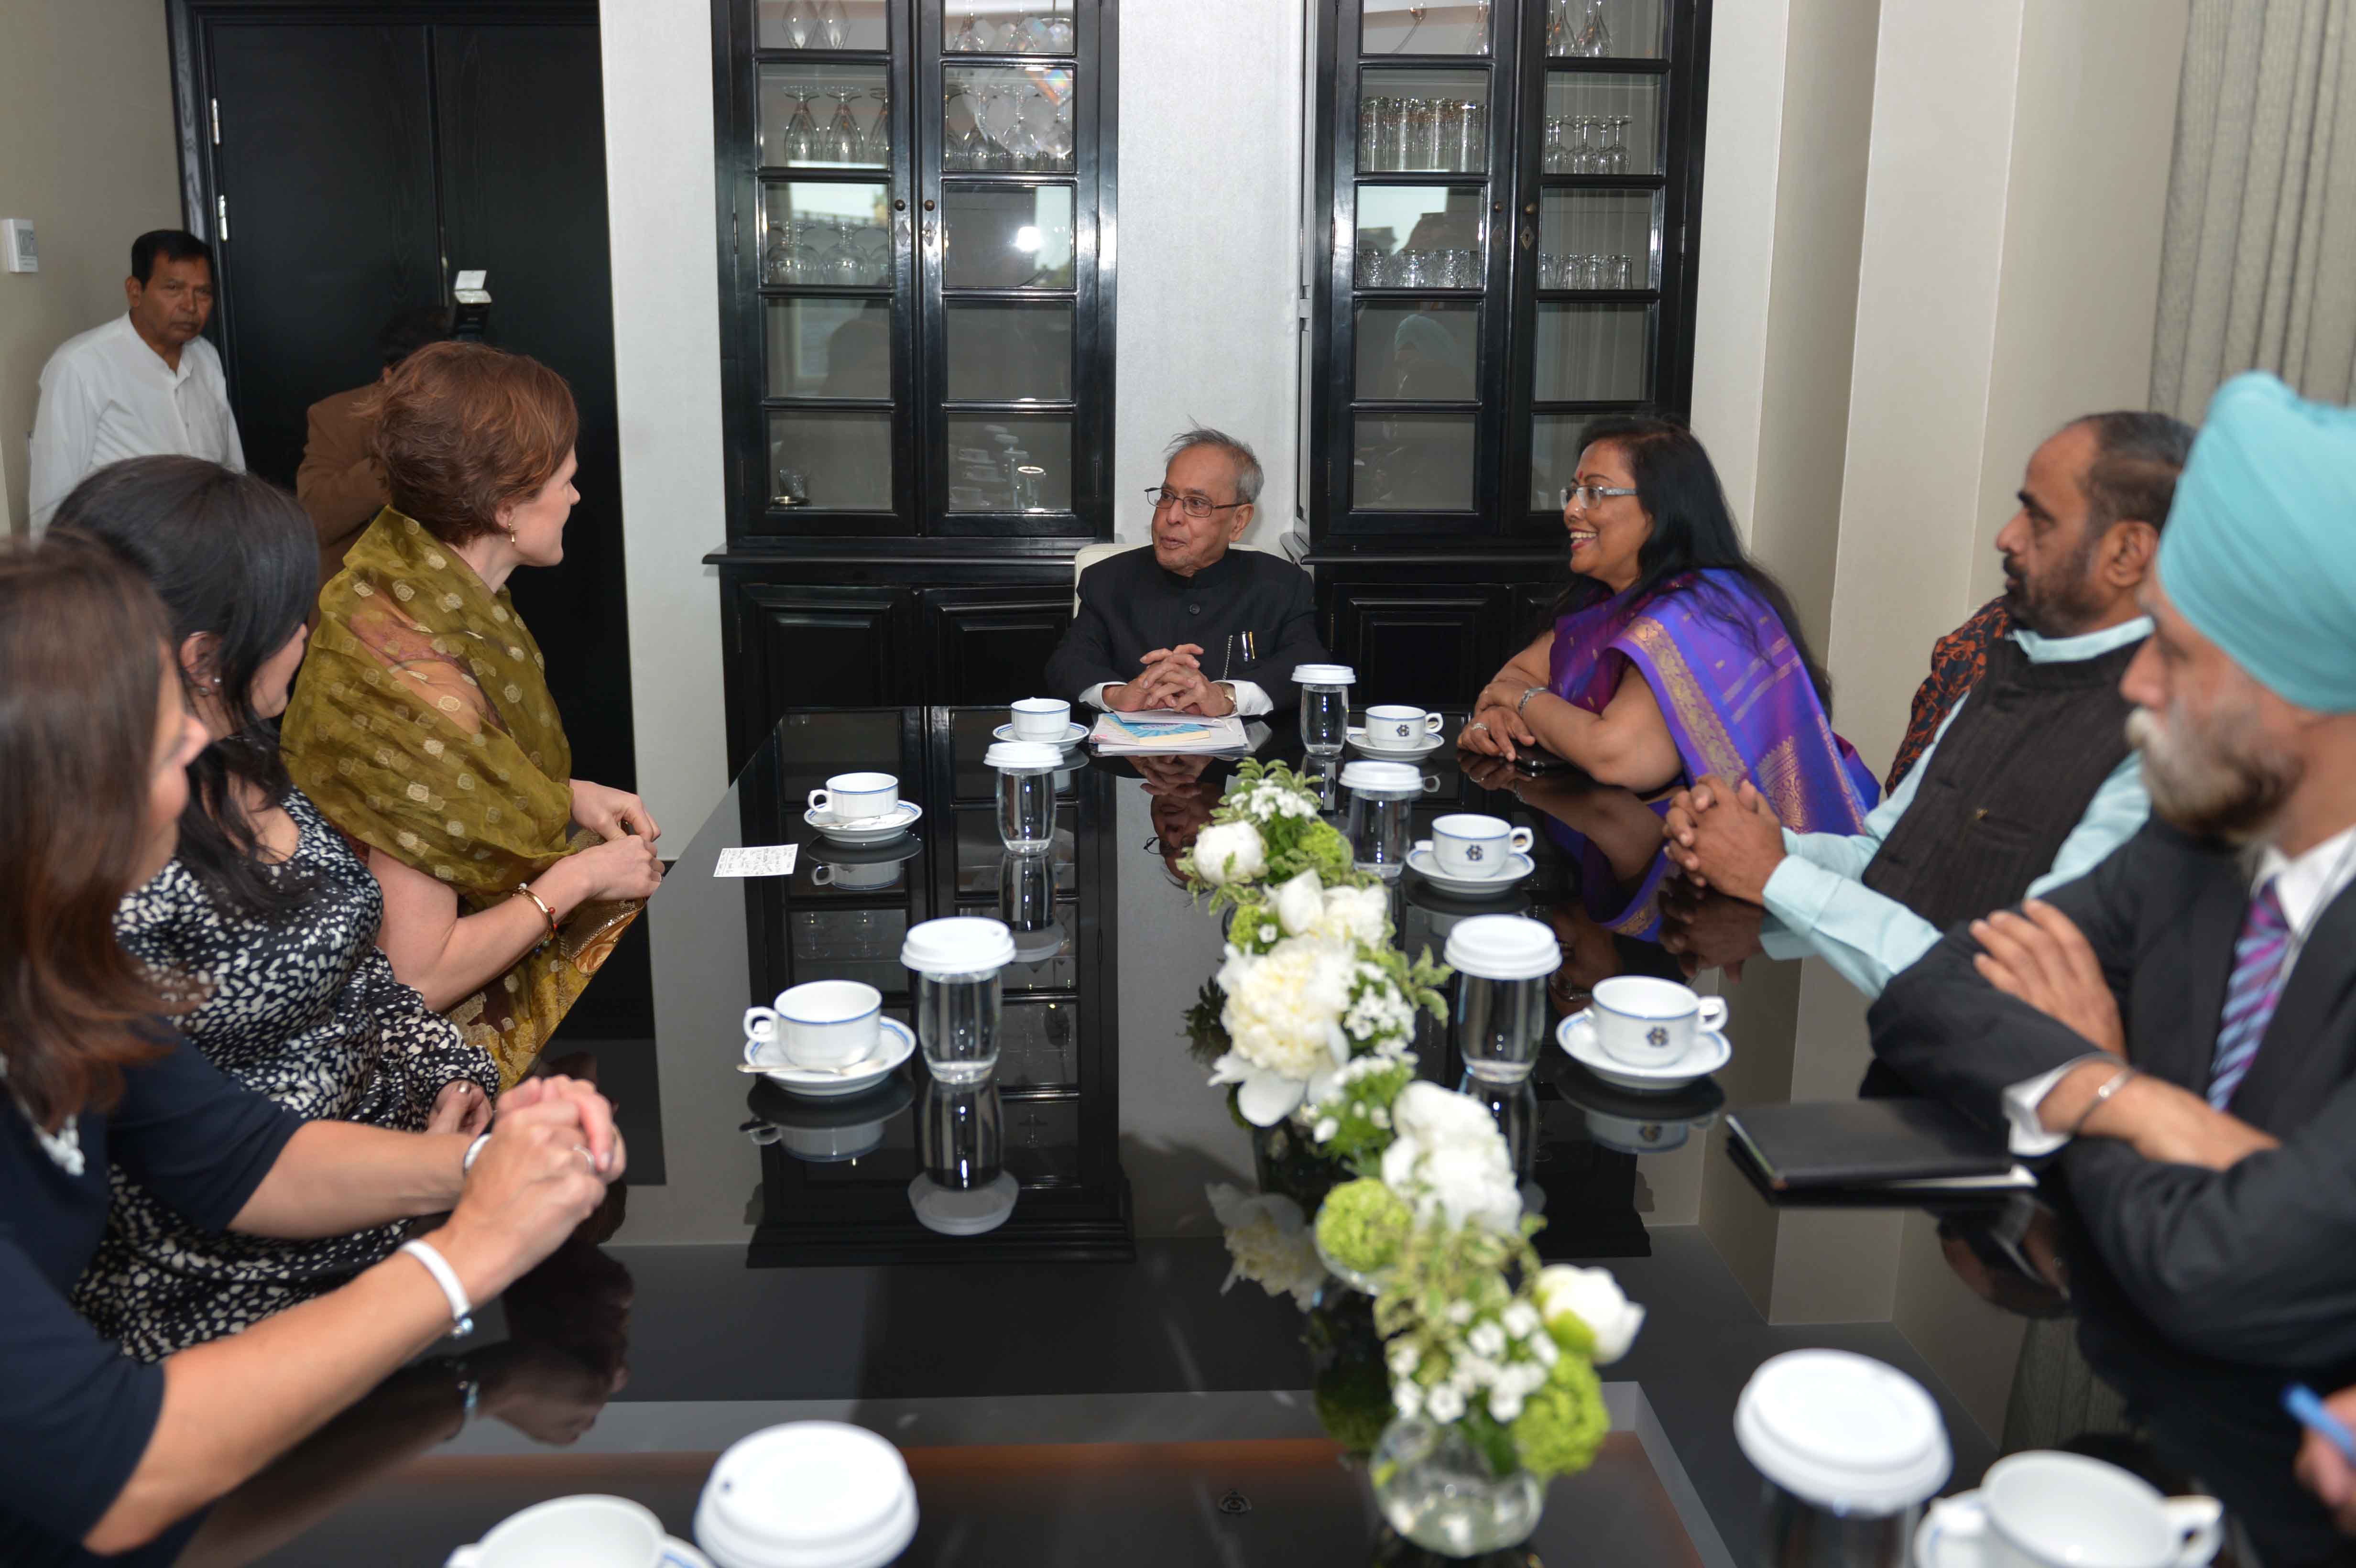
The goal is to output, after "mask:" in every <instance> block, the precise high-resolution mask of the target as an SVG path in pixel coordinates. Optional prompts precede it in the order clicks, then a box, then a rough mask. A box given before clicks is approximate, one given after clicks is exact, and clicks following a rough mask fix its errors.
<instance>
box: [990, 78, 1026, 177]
mask: <svg viewBox="0 0 2356 1568" xmlns="http://www.w3.org/2000/svg"><path fill="white" fill-rule="evenodd" d="M1012 96H1013V89H1012V88H1010V87H1006V86H1004V85H1002V84H1001V85H997V86H991V87H985V88H983V89H982V90H981V121H982V126H981V129H982V138H983V143H984V153H983V158H982V166H983V167H984V168H986V169H988V170H990V171H991V173H992V174H1001V175H1011V174H1012V173H1014V172H1015V171H1016V170H1017V169H1018V168H1019V167H1020V166H1021V165H1020V164H1019V162H1018V160H1017V159H1016V157H1015V155H1014V148H1013V146H1012V141H1013V136H1014V127H1013V125H1012V120H1013V118H1014V116H1013V114H1012V111H1010V110H1008V109H1007V108H1006V104H1007V103H1008V101H1010V100H1011V99H1012Z"/></svg>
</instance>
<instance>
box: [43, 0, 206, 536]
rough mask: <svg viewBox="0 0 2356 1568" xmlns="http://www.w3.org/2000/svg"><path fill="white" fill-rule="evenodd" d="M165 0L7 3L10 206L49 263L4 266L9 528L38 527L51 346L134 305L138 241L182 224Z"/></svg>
mask: <svg viewBox="0 0 2356 1568" xmlns="http://www.w3.org/2000/svg"><path fill="white" fill-rule="evenodd" d="M168 59H169V50H168V48H166V37H165V24H164V5H163V0H5V5H0V218H28V219H32V220H33V223H34V227H35V232H36V234H37V237H38V240H39V244H40V252H41V270H40V271H39V272H33V273H20V272H0V534H5V533H8V532H10V531H11V530H12V528H18V529H20V528H25V527H26V526H27V521H26V519H27V508H26V504H25V484H26V480H27V467H28V464H29V456H28V452H29V448H28V445H27V437H28V436H29V435H30V433H31V432H32V428H33V411H34V407H35V405H36V403H37V400H38V388H39V381H40V375H41V367H42V365H43V364H45V363H46V362H47V361H48V357H49V352H50V350H52V349H54V348H55V347H57V346H58V345H59V344H60V343H62V342H64V341H65V340H66V339H67V338H69V337H71V336H73V335H74V334H75V333H77V332H80V331H81V330H83V329H84V328H85V327H91V326H96V325H98V324H99V323H100V322H102V321H104V320H105V319H106V318H107V317H108V316H111V315H121V314H122V313H123V274H124V273H125V272H129V271H130V261H131V241H132V240H135V239H137V238H138V237H139V236H140V235H141V234H144V233H145V232H146V231H147V230H148V229H177V228H178V227H179V225H180V188H179V154H178V152H177V144H176V143H175V141H174V138H173V133H172V79H171V72H170V67H169V64H168Z"/></svg>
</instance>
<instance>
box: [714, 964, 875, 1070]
mask: <svg viewBox="0 0 2356 1568" xmlns="http://www.w3.org/2000/svg"><path fill="white" fill-rule="evenodd" d="M882 1014H883V993H882V992H880V991H878V990H877V989H876V988H875V987H873V986H862V985H861V984H860V983H859V982H858V981H856V980H812V981H810V982H809V984H807V985H801V986H796V987H793V988H792V989H790V990H786V991H780V992H778V993H777V1002H776V1006H775V1007H773V1008H745V1009H744V1036H745V1038H746V1039H748V1040H751V1041H752V1042H753V1043H754V1044H755V1045H756V1046H759V1047H760V1048H761V1050H760V1052H759V1060H761V1061H766V1062H769V1063H771V1064H773V1065H774V1064H776V1051H778V1050H782V1051H784V1052H785V1059H786V1061H788V1062H791V1063H792V1064H793V1065H794V1066H796V1067H841V1066H842V1065H843V1064H844V1063H845V1062H850V1061H864V1060H865V1059H866V1058H868V1057H870V1056H872V1055H873V1054H874V1053H875V1036H876V1032H877V1030H878V1029H880V1028H881V1027H882V1025H881V1023H880V1022H879V1020H880V1019H881V1018H882Z"/></svg>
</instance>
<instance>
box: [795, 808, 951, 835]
mask: <svg viewBox="0 0 2356 1568" xmlns="http://www.w3.org/2000/svg"><path fill="white" fill-rule="evenodd" d="M924 815H925V808H924V807H923V806H921V805H917V804H916V802H915V801H913V800H904V801H902V802H901V803H900V804H899V805H895V806H894V807H893V808H892V809H891V810H890V811H888V812H886V813H884V814H883V816H862V817H858V818H855V819H854V820H852V821H850V822H837V821H836V820H835V819H834V818H833V817H831V816H819V814H818V812H817V811H816V810H814V809H813V810H810V811H805V812H803V813H802V820H803V821H804V822H807V823H809V825H810V826H811V827H814V828H816V829H818V833H819V837H821V838H825V839H828V840H830V842H833V843H836V844H887V843H889V842H891V841H892V840H893V839H894V838H897V837H900V835H901V834H903V833H905V832H906V831H908V829H909V828H911V827H915V826H916V824H917V822H918V821H919V820H921V819H922V818H923V816H924Z"/></svg>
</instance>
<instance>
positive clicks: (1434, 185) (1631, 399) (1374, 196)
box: [1309, 0, 1705, 555]
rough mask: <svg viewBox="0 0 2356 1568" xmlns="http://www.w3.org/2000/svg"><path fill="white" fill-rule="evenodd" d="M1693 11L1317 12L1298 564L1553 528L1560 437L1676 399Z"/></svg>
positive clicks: (1596, 5) (1382, 6)
mask: <svg viewBox="0 0 2356 1568" xmlns="http://www.w3.org/2000/svg"><path fill="white" fill-rule="evenodd" d="M1701 12H1702V7H1701V6H1700V5H1699V4H1698V3H1697V0H1325V7H1324V10H1323V26H1322V27H1321V31H1320V47H1321V59H1319V61H1318V67H1319V72H1318V74H1319V78H1320V80H1322V81H1323V82H1324V83H1325V84H1326V86H1325V88H1324V90H1323V96H1322V98H1321V101H1320V118H1321V121H1322V123H1323V128H1322V129H1321V132H1320V134H1319V146H1318V155H1319V163H1318V170H1319V176H1320V178H1319V188H1318V193H1317V199H1318V201H1319V203H1320V206H1321V207H1322V208H1326V209H1327V216H1328V217H1329V218H1330V227H1329V228H1328V229H1327V235H1328V236H1329V237H1328V238H1327V239H1326V240H1323V241H1321V246H1320V260H1321V262H1322V263H1323V265H1321V267H1320V269H1319V274H1318V277H1319V281H1318V283H1317V285H1316V300H1315V304H1316V305H1317V307H1318V308H1317V310H1316V313H1315V319H1316V322H1317V326H1318V332H1317V343H1316V348H1317V353H1316V357H1315V361H1314V375H1313V379H1312V400H1313V404H1314V406H1313V408H1312V421H1311V428H1312V431H1313V432H1314V440H1315V442H1316V446H1317V450H1316V452H1315V453H1314V454H1313V463H1312V467H1311V472H1312V474H1313V475H1315V476H1316V477H1315V479H1314V480H1313V481H1312V493H1311V495H1310V497H1309V504H1310V505H1309V509H1310V523H1311V534H1312V548H1322V546H1321V545H1319V544H1318V543H1317V541H1325V540H1339V541H1347V540H1349V539H1351V538H1352V537H1353V536H1355V537H1357V538H1359V539H1366V540H1369V541H1370V544H1369V546H1365V547H1361V546H1357V545H1352V544H1349V543H1347V542H1342V543H1340V544H1339V546H1338V548H1340V549H1344V550H1349V549H1359V548H1379V549H1393V548H1398V549H1413V550H1418V551H1428V552H1430V553H1433V554H1435V555H1437V554H1440V553H1444V552H1446V551H1448V550H1451V549H1455V548H1457V547H1456V544H1455V542H1454V541H1457V540H1462V539H1468V538H1475V537H1478V538H1484V539H1487V540H1488V542H1489V543H1490V544H1491V545H1494V546H1497V547H1501V548H1510V549H1517V550H1525V551H1526V550H1527V549H1531V548H1534V547H1535V543H1536V540H1537V539H1539V538H1541V537H1550V536H1551V535H1552V534H1553V533H1555V532H1558V529H1559V526H1560V525H1559V519H1558V512H1559V508H1560V506H1561V492H1562V490H1563V489H1564V488H1565V487H1566V486H1567V485H1569V484H1570V483H1572V471H1573V469H1574V468H1575V465H1576V462H1577V458H1578V454H1579V445H1578V443H1579V436H1580V432H1581V431H1582V430H1583V429H1584V428H1585V427H1586V426H1587V425H1588V424H1589V423H1590V422H1591V421H1593V420H1594V419H1595V418H1596V417H1598V416H1599V415H1602V414H1606V413H1614V412H1633V411H1655V410H1667V411H1677V412H1682V411H1684V409H1685V408H1686V406H1687V401H1688V400H1689V397H1690V381H1691V375H1692V332H1691V314H1692V299H1693V280H1692V272H1691V258H1690V253H1689V251H1688V249H1687V243H1686V238H1685V237H1686V235H1687V231H1688V229H1689V227H1690V224H1691V213H1692V210H1693V208H1694V206H1695V203H1696V201H1697V197H1698V190H1699V169H1698V167H1697V162H1696V160H1695V159H1693V158H1690V157H1688V156H1687V150H1688V148H1689V147H1696V148H1697V146H1698V139H1697V133H1698V123H1697V122H1698V116H1699V107H1700V104H1701V102H1702V97H1701V93H1700V91H1699V86H1698V77H1699V72H1700V54H1701V49H1700V37H1699V35H1700V33H1701V31H1702V29H1703V27H1704V26H1705V20H1704V18H1703V16H1702V15H1701Z"/></svg>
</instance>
